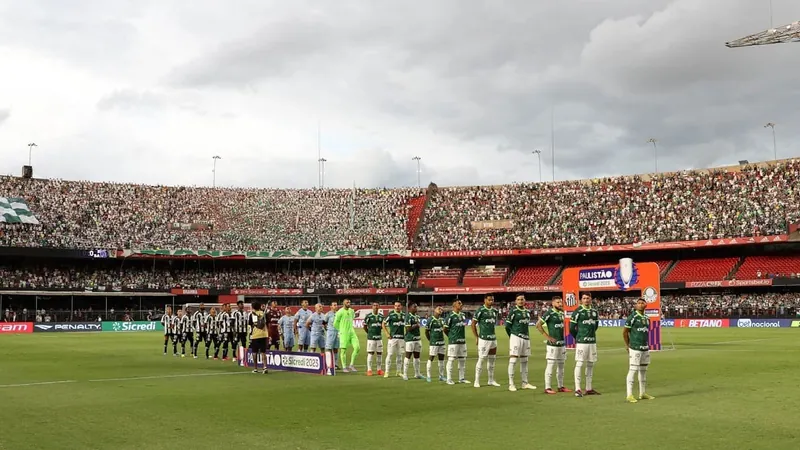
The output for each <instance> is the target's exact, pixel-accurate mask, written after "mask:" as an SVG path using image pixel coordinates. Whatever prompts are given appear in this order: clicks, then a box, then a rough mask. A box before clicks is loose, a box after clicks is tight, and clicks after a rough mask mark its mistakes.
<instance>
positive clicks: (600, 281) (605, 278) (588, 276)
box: [578, 267, 617, 289]
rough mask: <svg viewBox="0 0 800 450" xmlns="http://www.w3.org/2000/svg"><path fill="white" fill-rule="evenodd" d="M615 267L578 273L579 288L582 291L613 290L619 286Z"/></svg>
mask: <svg viewBox="0 0 800 450" xmlns="http://www.w3.org/2000/svg"><path fill="white" fill-rule="evenodd" d="M615 272H616V270H615V268H614V267H602V268H598V269H583V270H581V271H579V272H578V287H579V288H581V289H597V288H612V287H616V286H617V282H616V280H615V277H614V273H615Z"/></svg>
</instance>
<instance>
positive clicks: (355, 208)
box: [0, 177, 421, 250]
mask: <svg viewBox="0 0 800 450" xmlns="http://www.w3.org/2000/svg"><path fill="white" fill-rule="evenodd" d="M354 192H355V194H354ZM418 195H421V191H420V190H419V189H357V190H355V191H353V190H351V189H302V190H289V189H285V190H284V189H233V188H230V189H229V188H204V187H199V188H198V187H169V186H144V185H136V184H120V183H92V182H82V181H62V180H40V179H22V178H15V177H0V197H21V198H23V199H24V200H25V201H26V202H27V203H28V207H29V208H30V210H31V211H32V212H33V214H34V215H35V216H36V218H37V219H38V220H39V222H40V223H41V224H40V225H25V224H14V225H9V224H4V223H0V246H2V247H8V246H16V247H58V248H103V247H109V248H137V249H143V248H144V249H152V248H170V249H176V248H177V249H216V250H383V249H389V250H400V249H405V248H407V247H408V235H407V232H406V221H407V217H408V206H407V202H408V200H409V199H410V198H412V197H414V196H418ZM175 224H178V225H179V226H178V227H175V226H174V225H175ZM181 225H183V227H181ZM183 228H190V229H183Z"/></svg>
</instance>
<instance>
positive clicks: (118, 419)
mask: <svg viewBox="0 0 800 450" xmlns="http://www.w3.org/2000/svg"><path fill="white" fill-rule="evenodd" d="M600 331H601V334H600V336H599V341H600V348H601V350H600V352H601V353H600V361H599V362H598V364H597V366H596V369H595V380H594V385H595V388H596V389H597V390H599V391H600V392H602V393H603V394H604V395H602V396H598V397H586V398H583V399H578V398H574V397H572V396H571V395H570V394H560V395H557V396H547V395H545V394H543V392H542V389H543V382H542V373H543V370H544V362H543V348H542V346H540V345H534V355H533V356H532V358H531V364H530V378H531V382H532V383H533V384H535V385H537V386H538V387H539V389H538V390H536V391H518V392H515V393H511V392H508V391H507V390H506V386H505V384H506V383H507V375H506V372H507V369H506V368H507V358H506V357H505V356H500V357H499V358H498V364H497V370H496V373H497V378H498V380H499V381H500V382H501V383H503V384H504V387H503V388H490V387H482V388H480V389H475V388H473V387H472V385H456V386H446V385H445V384H444V383H435V382H434V383H431V384H428V383H426V382H425V381H419V380H413V381H408V382H404V381H402V380H401V379H399V378H394V377H393V378H390V379H383V378H377V377H373V378H368V377H366V376H364V373H363V371H362V372H361V373H359V374H341V375H337V376H336V377H320V376H314V375H302V374H292V373H271V374H269V375H254V374H251V373H249V372H247V371H246V370H245V369H243V368H239V367H237V366H236V365H235V364H233V363H222V362H220V361H213V360H212V361H207V360H205V359H198V360H194V359H190V358H186V359H180V358H173V357H172V356H167V357H165V356H163V355H162V353H161V350H162V349H161V342H162V337H161V336H160V335H159V334H157V333H97V334H80V333H75V334H70V333H63V334H55V333H54V334H49V333H42V334H33V335H30V334H29V335H16V336H2V337H0V344H2V345H0V424H2V425H1V426H2V432H0V449H3V450H24V449H116V450H124V449H153V450H161V449H189V448H191V449H222V448H228V449H230V448H245V447H254V446H258V447H260V448H270V449H344V448H348V449H355V448H359V449H360V448H381V449H384V450H388V449H395V448H397V449H401V448H402V449H408V448H416V447H423V446H426V447H430V446H431V445H433V446H435V447H436V448H459V449H472V448H475V449H478V448H480V449H494V448H502V449H506V448H516V449H522V448H529V447H533V446H536V447H539V448H546V449H562V448H564V449H571V450H574V449H575V448H576V447H577V448H596V449H598V450H604V449H627V448H637V449H642V448H647V449H661V448H663V449H690V448H692V449H693V448H703V449H758V448H765V449H766V448H770V449H776V448H777V449H784V448H796V445H797V443H798V442H800V441H799V440H798V439H800V431H798V430H800V427H798V425H797V423H798V422H797V418H798V417H799V415H800V413H798V411H800V410H799V409H798V407H797V404H798V400H800V390H798V373H800V370H798V369H800V357H798V356H799V355H800V339H798V335H797V330H793V329H737V328H731V329H674V330H671V333H672V336H673V338H674V339H675V344H676V346H677V347H678V349H677V350H676V351H664V352H659V353H657V354H654V355H653V361H652V367H651V370H650V372H649V374H648V383H649V388H648V391H649V392H650V393H651V394H652V395H655V396H656V397H657V398H656V400H653V401H649V402H640V403H638V404H627V403H625V402H624V397H625V395H624V394H625V375H626V373H627V359H626V354H625V351H624V349H623V348H621V347H622V340H621V336H620V334H621V329H609V328H606V329H602V328H601V330H600ZM500 336H501V341H500V343H499V346H500V352H499V353H500V355H506V354H507V353H506V349H507V339H502V338H504V337H505V333H500ZM362 340H363V336H362ZM539 342H540V341H538V340H536V341H534V343H535V344H539ZM364 344H365V343H364V342H362V348H365V345H364ZM470 344H473V342H470ZM474 349H475V346H474V345H471V348H470V351H471V356H472V355H474V353H472V351H473V350H474ZM426 350H427V349H426ZM170 353H171V349H170ZM423 356H424V355H423ZM569 358H572V355H569ZM359 359H360V360H361V367H363V365H364V364H365V361H366V359H365V356H364V355H363V354H362V355H361V357H360V358H359ZM467 367H468V372H467V373H468V378H469V379H470V380H472V378H471V376H472V373H473V372H474V368H475V359H470V360H469V361H468V363H467ZM572 368H573V363H572V360H571V359H570V360H568V362H567V374H566V380H567V385H568V386H570V387H571V385H572ZM423 370H424V363H423ZM516 379H517V382H519V377H517V378H516ZM483 382H484V383H485V373H484V380H483ZM34 383H50V384H34ZM637 391H638V385H637ZM792 442H794V444H792Z"/></svg>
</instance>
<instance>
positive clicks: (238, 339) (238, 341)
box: [231, 300, 248, 352]
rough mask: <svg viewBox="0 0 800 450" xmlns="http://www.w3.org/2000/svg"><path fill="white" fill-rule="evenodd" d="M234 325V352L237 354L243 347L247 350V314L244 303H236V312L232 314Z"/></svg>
mask: <svg viewBox="0 0 800 450" xmlns="http://www.w3.org/2000/svg"><path fill="white" fill-rule="evenodd" d="M231 321H232V323H233V339H232V340H233V344H232V346H233V351H234V352H236V351H237V349H238V347H239V346H240V345H241V346H242V347H244V348H247V331H248V330H247V314H246V313H245V310H244V302H243V301H241V300H239V301H238V302H236V311H234V312H232V313H231Z"/></svg>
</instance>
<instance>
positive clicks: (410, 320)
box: [403, 313, 421, 342]
mask: <svg viewBox="0 0 800 450" xmlns="http://www.w3.org/2000/svg"><path fill="white" fill-rule="evenodd" d="M414 325H419V316H418V315H416V314H411V313H406V334H405V336H403V338H404V339H405V341H406V342H413V341H418V340H420V339H421V338H420V337H419V327H417V328H414V329H412V328H411V327H412V326H414Z"/></svg>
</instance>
